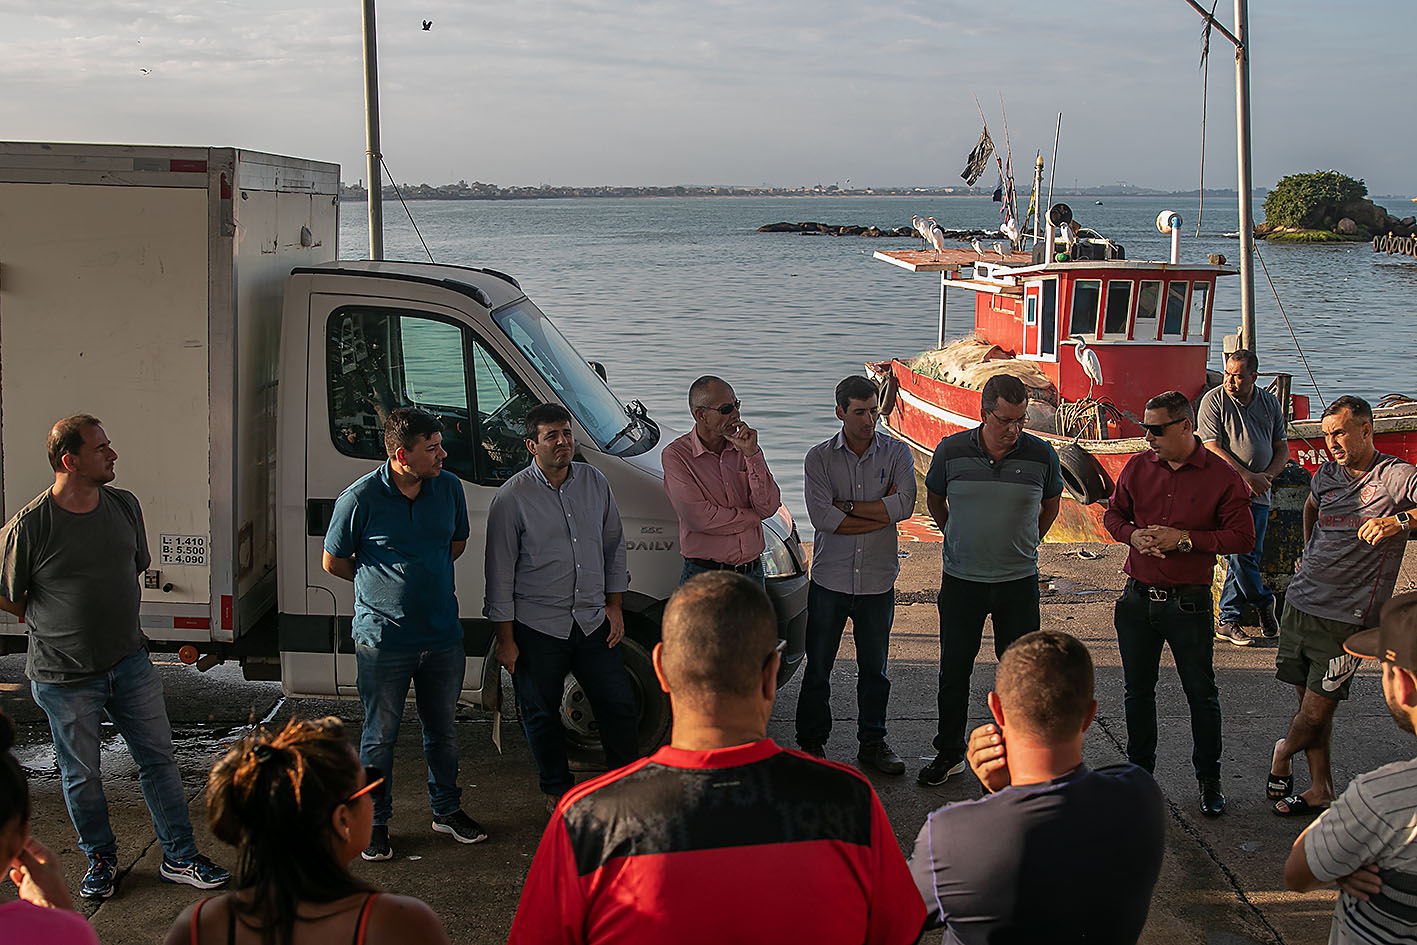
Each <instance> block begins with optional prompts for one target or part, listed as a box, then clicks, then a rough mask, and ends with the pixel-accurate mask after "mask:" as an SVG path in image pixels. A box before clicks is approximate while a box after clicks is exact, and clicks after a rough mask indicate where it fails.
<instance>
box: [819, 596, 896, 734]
mask: <svg viewBox="0 0 1417 945" xmlns="http://www.w3.org/2000/svg"><path fill="white" fill-rule="evenodd" d="M847 618H850V619H851V635H852V637H853V638H854V639H855V640H856V667H857V675H856V711H857V721H856V737H857V739H858V740H859V741H860V742H861V744H863V745H870V744H875V743H879V742H882V741H885V738H886V700H887V699H888V698H889V697H890V694H891V681H890V680H889V679H887V678H886V647H887V644H888V643H889V639H890V632H891V621H892V620H894V619H895V591H894V590H889V591H886V592H885V593H883V594H843V593H841V592H840V591H833V590H828V589H827V588H825V587H822V586H821V585H820V584H818V583H817V582H816V581H812V582H811V583H809V584H808V586H807V667H806V669H805V670H803V674H802V692H801V693H800V694H799V695H798V697H797V742H798V744H802V745H807V744H813V743H815V744H825V743H826V740H827V737H828V736H829V735H831V730H832V714H831V704H830V700H831V670H832V664H833V663H835V662H836V651H837V650H838V649H839V648H840V646H841V634H842V631H843V630H845V629H846V621H847Z"/></svg>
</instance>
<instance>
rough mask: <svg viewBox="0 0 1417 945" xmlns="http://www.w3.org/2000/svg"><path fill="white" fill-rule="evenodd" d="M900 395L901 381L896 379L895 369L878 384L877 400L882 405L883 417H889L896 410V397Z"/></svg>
mask: <svg viewBox="0 0 1417 945" xmlns="http://www.w3.org/2000/svg"><path fill="white" fill-rule="evenodd" d="M899 393H900V381H899V380H897V379H896V376H895V368H894V367H892V368H891V370H890V373H888V374H887V375H886V376H885V377H883V378H881V379H880V381H879V382H877V384H876V399H877V401H878V402H879V403H880V405H881V416H883V417H889V416H890V415H891V412H892V411H894V410H895V402H896V395H898V394H899Z"/></svg>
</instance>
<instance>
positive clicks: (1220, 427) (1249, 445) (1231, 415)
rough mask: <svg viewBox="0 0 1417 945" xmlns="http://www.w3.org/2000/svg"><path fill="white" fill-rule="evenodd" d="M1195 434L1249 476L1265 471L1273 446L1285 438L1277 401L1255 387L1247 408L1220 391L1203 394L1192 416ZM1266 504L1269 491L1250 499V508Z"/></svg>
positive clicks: (1227, 393)
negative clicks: (1194, 418) (1194, 416)
mask: <svg viewBox="0 0 1417 945" xmlns="http://www.w3.org/2000/svg"><path fill="white" fill-rule="evenodd" d="M1196 433H1197V434H1198V435H1199V436H1200V438H1201V442H1202V443H1209V442H1212V441H1214V442H1215V443H1218V444H1219V445H1220V446H1221V448H1222V449H1224V450H1225V451H1226V452H1228V453H1229V454H1230V455H1231V456H1234V457H1235V458H1236V459H1238V460H1239V461H1240V465H1242V466H1244V467H1245V468H1246V469H1248V470H1249V471H1250V472H1252V473H1257V472H1264V471H1265V470H1266V469H1268V468H1269V464H1270V463H1271V462H1273V461H1274V444H1275V443H1276V442H1277V441H1280V440H1285V439H1287V438H1288V434H1287V433H1286V432H1285V430H1284V414H1283V412H1282V411H1281V410H1280V409H1279V400H1278V399H1277V398H1275V396H1274V395H1273V394H1271V393H1270V392H1269V391H1267V390H1261V389H1259V388H1258V387H1257V388H1255V393H1254V396H1253V397H1251V398H1250V402H1249V403H1248V404H1241V403H1240V402H1239V401H1238V400H1236V399H1235V398H1234V397H1231V396H1230V392H1229V391H1227V390H1226V389H1225V388H1224V387H1215V388H1212V389H1211V390H1209V391H1207V392H1206V395H1205V396H1204V397H1202V398H1201V402H1200V409H1199V410H1198V411H1197V412H1196ZM1269 501H1270V494H1269V490H1265V492H1264V494H1263V495H1252V496H1250V503H1251V504H1253V505H1269Z"/></svg>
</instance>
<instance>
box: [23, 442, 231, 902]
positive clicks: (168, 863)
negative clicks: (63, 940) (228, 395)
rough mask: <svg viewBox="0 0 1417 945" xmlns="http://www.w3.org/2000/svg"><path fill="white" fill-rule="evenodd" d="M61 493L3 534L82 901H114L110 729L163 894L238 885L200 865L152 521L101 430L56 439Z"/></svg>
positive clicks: (53, 447)
mask: <svg viewBox="0 0 1417 945" xmlns="http://www.w3.org/2000/svg"><path fill="white" fill-rule="evenodd" d="M48 446H49V464H50V466H51V467H53V469H54V486H53V487H52V488H50V489H46V490H45V491H44V492H42V493H40V495H38V496H37V497H36V498H35V499H34V501H32V502H30V503H29V505H26V506H25V507H24V508H23V509H21V510H20V511H19V512H18V513H17V514H16V515H15V517H14V518H12V519H10V521H9V522H7V523H6V524H5V526H4V528H3V529H0V547H2V548H3V557H0V609H3V610H6V611H9V612H10V613H12V614H14V615H15V616H17V617H20V618H22V619H23V620H24V621H25V626H26V628H27V629H28V631H29V658H28V662H27V664H26V672H27V674H28V675H29V677H30V689H31V692H32V693H33V694H34V701H35V702H36V703H38V704H39V707H40V708H42V709H43V710H44V713H45V715H46V716H48V717H49V730H50V732H51V734H52V735H53V736H54V755H55V758H56V760H57V761H58V763H59V771H60V773H61V775H62V776H63V781H64V801H65V804H66V805H67V806H68V808H69V817H70V819H71V820H72V821H73V822H74V829H75V830H76V831H78V834H79V848H80V849H82V850H83V851H84V853H85V854H86V855H87V856H88V858H89V868H88V872H87V874H85V876H84V878H83V881H82V882H81V883H80V885H79V893H80V895H82V896H85V897H86V898H90V899H106V898H108V897H109V896H111V895H113V892H114V884H115V881H116V878H117V872H118V842H117V839H116V838H115V837H114V835H113V828H112V826H111V825H110V823H109V819H108V801H107V799H106V798H105V797H104V793H103V782H102V775H101V773H100V770H99V758H100V755H99V726H100V724H101V723H102V721H103V718H104V717H105V716H106V717H107V718H109V719H110V720H112V722H113V724H114V725H115V726H116V727H117V729H118V731H119V733H120V734H121V735H122V736H123V740H124V741H125V742H126V743H127V745H128V750H129V752H130V753H131V755H132V756H133V760H134V761H135V762H136V763H137V765H138V780H139V783H140V784H141V785H142V789H143V798H144V800H146V801H147V804H148V810H149V811H150V812H151V814H152V820H153V830H154V831H155V832H156V834H157V839H158V841H159V842H160V843H161V844H162V853H163V856H162V866H161V867H160V868H159V875H160V876H161V877H162V879H163V880H164V881H166V882H171V883H186V884H187V885H189V886H196V887H197V888H198V889H214V888H216V887H218V886H221V885H223V884H224V883H225V882H226V881H227V880H228V879H229V878H230V877H229V874H228V873H227V871H226V870H224V869H222V868H221V867H219V866H217V865H216V864H214V863H212V862H211V861H210V860H208V859H207V858H206V857H204V856H202V855H201V854H200V853H198V852H197V842H196V840H195V839H194V838H193V836H192V821H191V818H190V817H189V816H188V813H187V795H186V793H185V792H184V791H183V789H182V776H181V774H180V773H179V772H178V770H177V761H176V759H175V758H174V757H173V752H172V726H171V725H170V724H169V723H168V720H167V706H166V704H165V703H164V701H163V692H162V681H161V680H160V679H158V676H157V672H156V671H155V670H154V669H153V666H152V663H151V662H150V661H149V659H148V654H147V646H146V643H147V641H146V640H145V639H144V637H143V632H142V630H141V629H140V627H139V623H138V610H139V607H140V604H141V592H140V591H139V589H138V580H137V576H138V572H140V571H143V570H146V568H147V567H148V565H149V564H150V563H151V556H150V554H149V552H148V540H147V534H146V532H145V531H144V529H143V513H142V510H141V509H140V508H139V507H138V500H137V499H136V498H135V497H134V496H133V494H132V493H131V492H125V491H124V490H122V489H115V488H113V487H112V486H110V485H108V483H110V482H112V481H113V478H114V472H113V466H114V463H115V462H116V461H117V459H118V454H117V453H116V452H114V450H113V447H112V446H111V445H110V444H109V441H108V437H107V436H106V435H105V434H104V432H103V427H102V426H100V425H99V421H98V420H97V419H95V418H94V417H91V416H88V415H87V414H80V415H78V416H74V417H69V418H67V419H65V420H61V421H59V422H58V423H57V424H55V425H54V429H52V430H51V431H50V432H49V444H48Z"/></svg>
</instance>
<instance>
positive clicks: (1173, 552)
mask: <svg viewBox="0 0 1417 945" xmlns="http://www.w3.org/2000/svg"><path fill="white" fill-rule="evenodd" d="M1142 427H1143V428H1144V429H1145V430H1146V442H1147V445H1149V446H1150V447H1151V452H1149V453H1142V454H1140V455H1138V456H1133V457H1132V459H1131V461H1130V462H1128V463H1127V465H1126V468H1125V469H1123V470H1122V474H1121V475H1120V476H1118V477H1117V488H1116V491H1115V492H1114V493H1113V494H1112V501H1111V503H1110V504H1109V505H1108V507H1107V513H1106V515H1105V516H1104V518H1103V524H1105V525H1106V526H1107V531H1109V532H1111V533H1112V537H1113V538H1115V539H1117V540H1118V541H1120V542H1125V543H1127V544H1129V545H1131V551H1130V552H1128V554H1127V564H1126V571H1127V574H1128V575H1129V577H1128V579H1127V587H1126V590H1125V591H1123V592H1122V596H1121V597H1120V598H1118V599H1117V606H1116V610H1115V620H1116V625H1117V646H1118V649H1119V650H1120V651H1121V654H1122V677H1123V680H1124V682H1125V684H1126V713H1127V759H1128V760H1129V761H1131V762H1132V763H1133V764H1135V765H1140V766H1141V767H1143V768H1145V769H1146V770H1148V771H1154V770H1155V769H1156V677H1157V672H1158V670H1159V668H1160V664H1161V648H1162V646H1163V645H1169V646H1170V647H1171V656H1172V657H1173V658H1174V659H1175V660H1176V672H1177V673H1178V674H1179V675H1180V677H1181V688H1182V689H1184V690H1185V692H1186V701H1187V702H1188V703H1189V704H1190V707H1191V744H1192V751H1191V764H1192V765H1193V766H1194V767H1195V772H1196V779H1197V780H1198V781H1199V782H1200V804H1201V813H1203V814H1206V815H1207V816H1210V817H1218V816H1220V815H1221V814H1222V813H1224V812H1225V795H1224V794H1222V793H1221V791H1220V690H1219V689H1218V688H1216V685H1215V667H1214V665H1213V663H1212V655H1213V652H1214V644H1215V637H1214V634H1213V632H1212V625H1213V620H1212V616H1211V598H1210V587H1211V578H1212V574H1213V572H1214V570H1215V556H1216V555H1218V554H1221V555H1234V554H1245V553H1247V552H1248V551H1249V550H1250V549H1251V548H1253V547H1254V544H1255V523H1254V519H1253V518H1252V517H1251V515H1250V490H1249V488H1248V487H1247V486H1246V485H1245V482H1244V480H1243V479H1241V478H1240V474H1239V473H1237V472H1236V471H1235V470H1234V468H1233V467H1232V466H1230V464H1229V463H1226V462H1225V461H1224V460H1223V459H1221V458H1220V457H1218V456H1216V455H1215V454H1214V453H1212V452H1210V451H1209V450H1207V449H1205V448H1204V447H1203V446H1201V441H1200V440H1199V439H1197V437H1196V433H1195V413H1194V411H1193V410H1192V409H1191V403H1190V401H1188V400H1187V399H1186V397H1185V395H1184V394H1182V393H1180V392H1178V391H1174V390H1173V391H1167V392H1166V393H1164V394H1158V395H1156V396H1155V397H1153V398H1151V400H1148V401H1147V402H1146V412H1145V413H1144V414H1143V415H1142Z"/></svg>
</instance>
